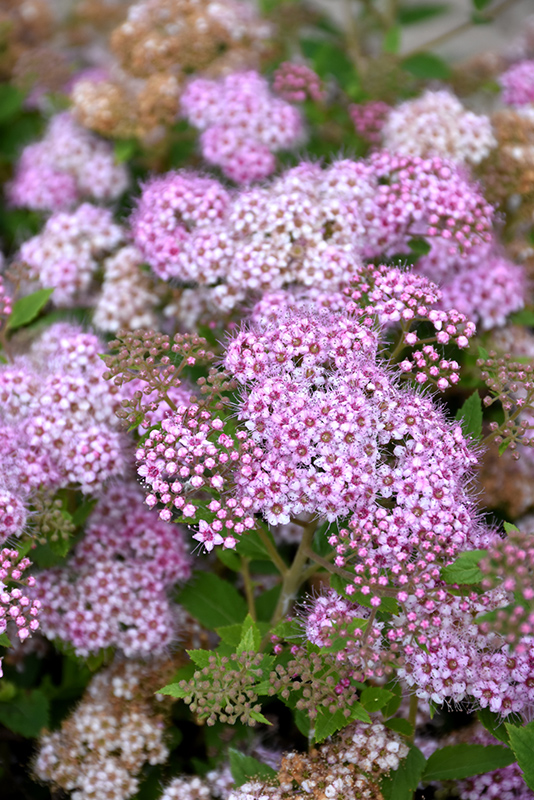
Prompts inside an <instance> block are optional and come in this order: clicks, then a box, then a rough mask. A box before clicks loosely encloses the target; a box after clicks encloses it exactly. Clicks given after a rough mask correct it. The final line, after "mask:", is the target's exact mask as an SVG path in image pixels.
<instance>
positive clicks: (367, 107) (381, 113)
mask: <svg viewBox="0 0 534 800" xmlns="http://www.w3.org/2000/svg"><path fill="white" fill-rule="evenodd" d="M390 111H391V106H390V105H388V103H384V102H383V101H382V100H371V101H370V102H368V103H359V104H358V105H356V104H353V105H351V106H349V114H350V116H351V119H352V121H353V123H354V127H355V129H356V133H357V134H358V135H359V136H361V137H362V139H365V140H366V141H367V142H369V143H370V144H375V145H379V144H380V142H381V141H382V128H383V127H384V123H385V121H386V119H387V117H388V114H389V112H390Z"/></svg>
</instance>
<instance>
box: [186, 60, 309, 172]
mask: <svg viewBox="0 0 534 800" xmlns="http://www.w3.org/2000/svg"><path fill="white" fill-rule="evenodd" d="M181 108H182V112H183V114H184V116H185V117H186V118H187V120H188V121H189V122H190V123H191V124H192V125H194V126H195V127H196V128H198V129H199V130H201V131H202V135H201V137H200V146H201V150H202V155H203V157H204V158H205V159H206V161H208V162H209V163H210V164H215V165H216V166H218V167H220V168H221V169H222V171H223V172H224V174H225V175H227V176H228V177H229V178H231V179H232V180H233V181H235V182H236V183H250V182H251V181H255V180H260V179H262V178H266V177H267V176H268V175H270V174H271V173H272V172H274V170H275V167H276V158H275V156H274V155H273V154H274V153H276V152H277V151H278V150H287V149H289V148H292V147H295V145H297V144H298V143H300V142H302V140H303V134H304V127H303V121H302V117H301V115H300V112H299V111H298V110H297V109H296V108H294V107H293V106H291V105H290V104H289V103H287V102H286V101H285V100H282V99H280V98H277V97H274V96H273V95H272V94H271V91H270V89H269V83H268V81H267V80H266V79H265V78H264V77H262V76H261V75H260V74H259V73H257V72H253V71H250V72H236V73H232V74H230V75H227V76H226V77H225V78H221V79H220V80H208V79H207V78H195V79H194V80H192V81H191V82H190V83H189V85H188V86H187V88H186V89H185V91H184V93H183V95H182V97H181Z"/></svg>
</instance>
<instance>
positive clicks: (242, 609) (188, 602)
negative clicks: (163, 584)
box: [177, 572, 247, 630]
mask: <svg viewBox="0 0 534 800" xmlns="http://www.w3.org/2000/svg"><path fill="white" fill-rule="evenodd" d="M177 602H178V603H180V605H182V606H183V607H184V608H185V609H186V611H189V613H190V614H191V616H192V617H194V618H195V619H196V620H198V621H199V622H200V623H202V625H204V626H205V627H206V628H209V629H210V630H214V629H215V628H220V627H221V626H224V625H232V624H234V623H236V622H242V621H243V620H244V619H245V617H246V615H247V604H246V603H245V601H244V599H243V598H242V597H241V595H240V594H239V592H238V591H237V589H236V588H235V586H232V584H231V583H229V582H228V581H225V580H223V579H222V578H219V577H218V575H213V574H211V573H209V572H197V573H196V574H194V576H193V578H192V579H191V581H190V582H189V583H188V584H187V586H186V587H185V588H184V589H183V590H182V591H181V592H180V594H179V595H178V598H177Z"/></svg>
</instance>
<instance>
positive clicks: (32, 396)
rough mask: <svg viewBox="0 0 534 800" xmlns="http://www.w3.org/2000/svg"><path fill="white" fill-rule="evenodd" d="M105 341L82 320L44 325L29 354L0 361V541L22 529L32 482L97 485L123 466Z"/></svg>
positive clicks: (116, 403)
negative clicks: (77, 324) (88, 330)
mask: <svg viewBox="0 0 534 800" xmlns="http://www.w3.org/2000/svg"><path fill="white" fill-rule="evenodd" d="M103 349H104V345H103V344H102V343H101V342H100V341H99V340H98V339H97V337H96V336H94V335H92V334H86V333H83V332H82V331H81V330H80V329H79V328H75V327H72V326H70V325H67V324H57V325H53V326H51V327H50V328H48V329H47V330H46V331H45V333H44V334H43V335H42V336H41V338H40V339H38V340H37V341H36V342H35V344H34V345H33V346H32V348H31V351H30V353H29V354H28V355H26V356H19V357H17V358H16V359H15V361H14V362H13V363H11V364H6V365H2V366H1V367H0V403H1V408H0V428H1V436H0V455H1V462H0V504H1V506H2V509H3V511H4V513H3V514H2V516H1V521H0V537H1V540H2V541H5V539H6V538H7V537H8V536H11V535H20V533H21V532H22V530H23V529H24V526H25V525H26V522H27V511H26V508H27V502H28V498H30V497H31V494H32V492H34V491H35V490H37V489H40V488H45V489H59V488H61V487H64V486H69V485H74V486H76V487H78V488H79V489H81V490H82V491H83V492H85V493H91V492H94V491H99V490H101V489H102V486H103V484H104V482H105V481H107V480H108V479H109V478H110V477H112V476H116V475H120V474H121V473H122V472H123V470H124V469H125V466H126V456H125V440H124V438H123V437H124V434H121V433H119V432H118V420H117V418H116V416H115V411H116V410H117V408H118V407H119V404H120V400H121V397H120V394H119V390H118V388H117V387H116V386H113V385H112V384H108V383H106V382H105V381H104V380H103V379H102V374H103V372H104V371H105V366H104V364H103V362H102V360H101V359H100V358H99V355H98V354H99V353H101V352H102V351H103Z"/></svg>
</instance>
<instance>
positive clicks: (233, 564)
mask: <svg viewBox="0 0 534 800" xmlns="http://www.w3.org/2000/svg"><path fill="white" fill-rule="evenodd" d="M216 552H217V558H218V559H219V561H220V562H221V564H224V566H225V567H228V569H231V570H232V571H233V572H239V571H240V570H241V559H240V558H239V556H238V555H237V553H236V552H235V550H223V549H222V548H220V547H217V548H216Z"/></svg>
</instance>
